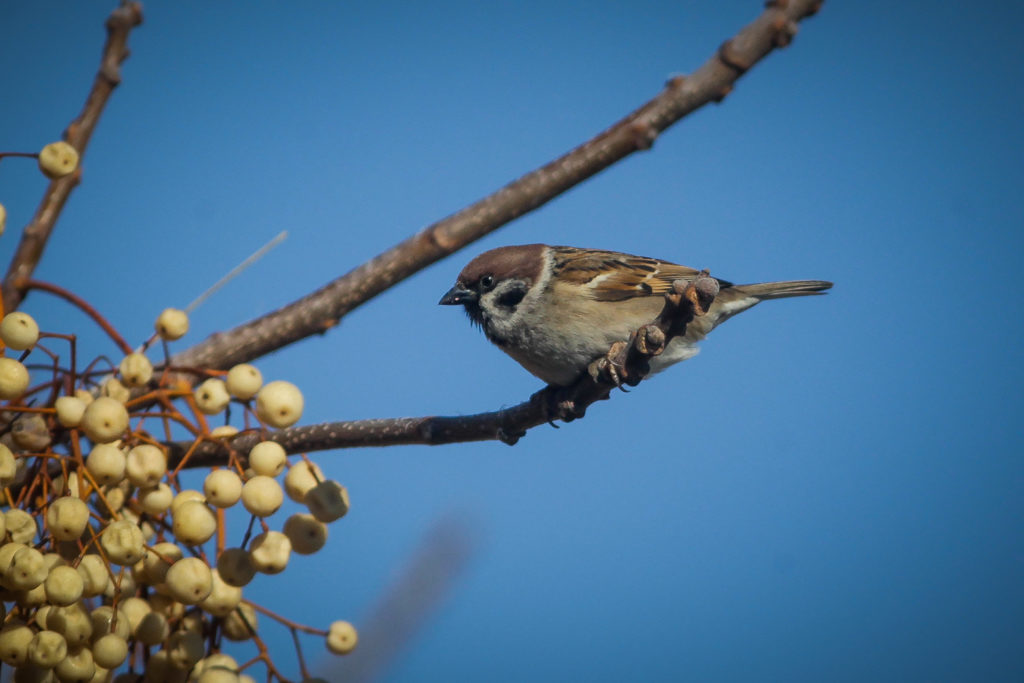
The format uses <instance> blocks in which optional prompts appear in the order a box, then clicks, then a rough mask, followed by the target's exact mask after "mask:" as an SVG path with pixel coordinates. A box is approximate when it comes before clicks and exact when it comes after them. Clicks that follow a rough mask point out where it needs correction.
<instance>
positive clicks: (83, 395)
mask: <svg viewBox="0 0 1024 683" xmlns="http://www.w3.org/2000/svg"><path fill="white" fill-rule="evenodd" d="M75 398H77V399H78V400H80V401H82V402H83V403H84V404H85V405H89V404H90V403H92V401H93V399H94V398H96V397H95V396H93V395H92V393H91V392H89V391H86V390H85V389H75Z"/></svg>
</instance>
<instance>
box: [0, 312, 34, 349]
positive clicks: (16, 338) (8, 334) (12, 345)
mask: <svg viewBox="0 0 1024 683" xmlns="http://www.w3.org/2000/svg"><path fill="white" fill-rule="evenodd" d="M0 339H3V342H4V344H6V345H7V348H9V349H14V350H15V351H24V350H25V349H29V348H32V345H33V344H35V343H36V342H37V341H38V340H39V325H37V324H36V321H35V320H33V319H32V316H30V315H29V314H28V313H22V312H21V311H15V312H14V313H8V314H7V315H5V316H4V319H3V320H0Z"/></svg>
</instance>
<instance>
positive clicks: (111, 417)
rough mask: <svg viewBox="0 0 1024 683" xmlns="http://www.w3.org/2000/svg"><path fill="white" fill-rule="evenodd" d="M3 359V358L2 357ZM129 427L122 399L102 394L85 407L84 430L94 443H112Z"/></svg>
mask: <svg viewBox="0 0 1024 683" xmlns="http://www.w3.org/2000/svg"><path fill="white" fill-rule="evenodd" d="M0 360H2V359H0ZM126 429H128V411H127V410H126V409H125V407H124V404H123V403H121V402H120V401H117V400H115V399H112V398H110V397H109V396H100V397H99V398H97V399H96V400H95V401H93V402H92V403H90V404H89V405H88V406H86V408H85V414H84V415H83V416H82V430H83V431H85V435H86V436H88V437H89V438H90V439H91V440H92V441H93V442H94V443H97V444H102V443H110V442H111V441H115V440H117V439H119V438H121V435H122V434H124V431H125V430H126Z"/></svg>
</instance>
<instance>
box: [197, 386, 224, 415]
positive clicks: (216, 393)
mask: <svg viewBox="0 0 1024 683" xmlns="http://www.w3.org/2000/svg"><path fill="white" fill-rule="evenodd" d="M193 396H194V397H195V399H196V406H197V407H198V408H199V411H200V412H202V413H205V414H206V415H216V414H217V413H219V412H221V411H222V410H224V409H225V408H227V407H228V403H230V402H231V395H230V394H228V389H227V387H226V386H225V384H224V380H220V379H217V378H215V377H211V378H210V379H208V380H206V381H205V382H203V383H202V384H200V385H199V386H198V387H196V390H195V391H194V392H193Z"/></svg>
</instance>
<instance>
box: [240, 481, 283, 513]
mask: <svg viewBox="0 0 1024 683" xmlns="http://www.w3.org/2000/svg"><path fill="white" fill-rule="evenodd" d="M283 502H284V492H282V491H281V485H280V484H278V483H277V480H276V479H273V478H271V477H265V476H263V475H262V474H257V475H256V476H255V477H253V478H252V479H250V480H249V481H247V482H245V485H244V486H243V487H242V505H244V506H245V509H246V510H248V511H249V512H251V513H252V514H254V515H256V516H257V517H269V516H270V515H272V514H274V513H275V512H277V510H278V509H279V508H280V507H281V503H283Z"/></svg>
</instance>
